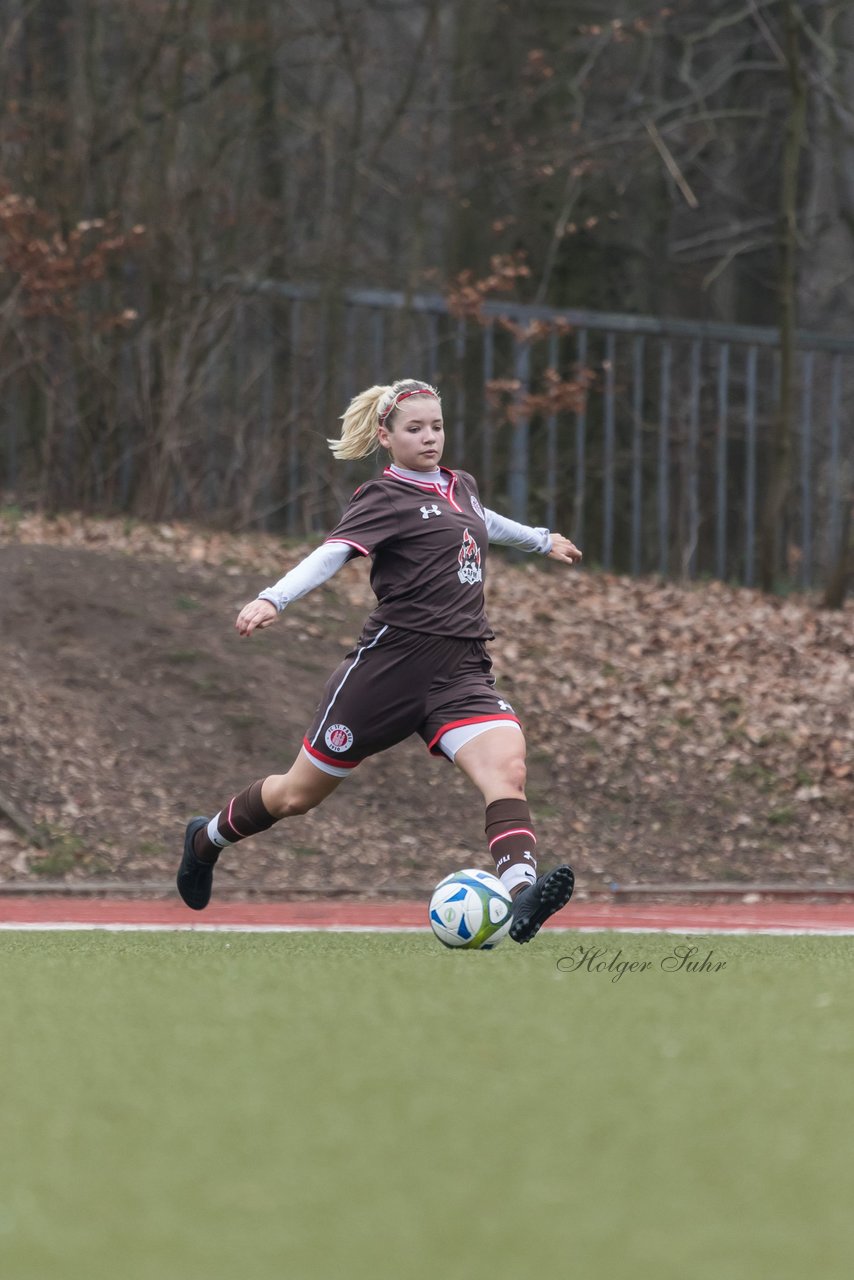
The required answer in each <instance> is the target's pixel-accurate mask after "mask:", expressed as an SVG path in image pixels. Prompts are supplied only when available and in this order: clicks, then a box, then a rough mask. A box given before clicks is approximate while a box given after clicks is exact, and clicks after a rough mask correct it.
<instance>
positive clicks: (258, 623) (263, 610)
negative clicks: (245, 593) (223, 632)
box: [234, 600, 279, 636]
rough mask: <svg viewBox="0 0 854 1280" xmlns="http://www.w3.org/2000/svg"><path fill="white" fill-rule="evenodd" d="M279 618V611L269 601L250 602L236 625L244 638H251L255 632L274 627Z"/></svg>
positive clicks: (242, 610) (238, 617)
mask: <svg viewBox="0 0 854 1280" xmlns="http://www.w3.org/2000/svg"><path fill="white" fill-rule="evenodd" d="M278 616H279V611H278V609H277V608H276V606H275V605H274V604H271V603H270V601H269V600H250V601H249V604H246V605H244V606H243V608H242V609H241V610H240V613H239V614H238V615H237V621H236V622H235V624H234V625H235V627H237V630H238V631H239V632H240V634H241V635H242V636H251V635H252V632H253V631H255V630H259V631H260V630H261V629H262V628H263V627H272V625H273V623H274V622H275V621H276V619H277V618H278Z"/></svg>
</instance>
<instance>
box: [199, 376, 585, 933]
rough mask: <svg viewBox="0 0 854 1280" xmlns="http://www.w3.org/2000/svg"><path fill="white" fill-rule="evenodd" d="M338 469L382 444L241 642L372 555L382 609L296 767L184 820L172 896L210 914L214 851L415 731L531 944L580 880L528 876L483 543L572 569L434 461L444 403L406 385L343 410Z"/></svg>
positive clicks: (241, 622)
mask: <svg viewBox="0 0 854 1280" xmlns="http://www.w3.org/2000/svg"><path fill="white" fill-rule="evenodd" d="M342 421H343V427H342V431H341V438H340V439H339V440H330V441H329V445H330V447H331V449H332V451H333V453H334V454H335V456H336V458H343V459H351V458H364V457H366V456H367V455H368V454H370V453H372V452H374V451H375V450H376V449H378V448H383V449H387V450H388V453H389V455H390V465H389V466H387V467H386V468H385V470H384V471H383V473H382V475H381V476H379V477H378V478H377V479H375V480H369V481H368V482H367V484H363V485H362V486H361V488H360V489H357V491H356V492H355V493H354V495H353V497H352V498H351V499H350V502H349V505H348V506H347V509H346V510H345V512H344V514H343V515H342V517H341V519H340V520H339V522H338V524H337V525H336V527H335V528H334V529H333V530H332V532H331V533H330V534H329V536H328V538H327V539H326V541H325V542H324V543H323V544H322V545H321V546H320V547H318V548H317V549H316V550H315V551H313V552H312V553H311V555H309V556H306V558H305V559H304V560H302V561H301V562H300V564H298V565H297V566H296V567H295V568H294V569H292V570H291V571H290V573H287V574H286V575H285V576H284V578H282V579H281V580H280V581H279V582H277V583H276V584H275V586H272V587H268V588H267V589H266V590H265V591H262V592H261V593H260V595H259V596H258V598H257V599H256V600H253V601H251V602H250V603H249V604H247V605H246V606H245V607H244V608H243V609H241V611H240V613H239V615H238V617H237V622H236V624H235V625H236V627H237V630H238V632H239V633H240V634H241V635H242V636H251V635H252V633H253V632H254V631H256V630H262V629H263V628H265V627H269V626H271V625H272V624H273V623H274V622H275V621H276V618H277V617H278V615H279V614H280V613H281V611H282V610H283V609H284V608H286V606H287V605H289V604H291V603H293V601H294V600H298V599H299V598H300V596H304V595H305V594H306V593H307V592H308V591H311V590H312V589H313V588H314V587H319V586H320V585H321V583H323V582H326V581H327V580H328V579H329V578H331V577H332V575H333V574H334V573H337V572H338V570H339V569H340V568H341V566H342V565H344V564H346V562H347V561H348V560H350V559H351V558H352V557H353V556H370V557H371V560H372V562H373V563H372V568H371V586H372V588H373V591H374V593H375V595H376V597H377V601H378V604H377V607H376V609H374V611H373V613H372V614H371V615H370V617H369V618H368V620H367V622H366V623H365V626H364V629H363V631H362V634H361V636H360V637H359V640H358V642H357V644H356V647H355V648H354V649H353V650H352V652H350V653H349V654H348V655H347V657H346V658H345V659H344V661H343V662H342V663H341V665H340V666H339V667H338V669H337V670H336V671H335V672H334V673H333V675H332V676H331V677H330V679H329V681H328V683H327V685H326V688H325V690H324V692H323V696H322V697H321V699H320V702H319V704H318V707H317V711H316V713H315V716H314V720H313V721H312V723H311V726H310V728H309V729H308V731H307V733H306V735H305V737H304V738H303V743H302V747H301V748H300V751H299V754H298V755H297V758H296V760H294V763H293V764H292V766H291V768H290V769H289V770H288V772H287V773H283V774H275V773H274V774H269V775H268V776H267V777H265V778H260V779H258V780H257V781H256V782H253V783H252V784H251V785H250V786H248V787H246V788H245V790H243V791H240V792H239V793H238V794H237V795H235V796H233V797H232V799H231V800H230V801H229V802H228V804H227V805H226V806H225V807H224V808H223V809H221V810H220V811H219V812H218V813H217V814H216V815H215V816H214V817H213V818H210V819H208V818H201V817H199V818H192V819H191V820H190V822H189V823H188V824H187V829H186V833H185V836H184V853H183V857H182V859H181V865H180V868H179V870H178V890H179V892H180V894H181V897H182V898H183V899H184V901H185V902H186V904H187V905H188V906H189V907H192V908H193V909H194V910H196V911H200V910H202V909H203V908H204V907H206V906H207V904H208V902H209V900H210V895H211V886H212V881H213V868H214V864H215V862H216V860H217V858H218V857H219V855H220V852H221V850H222V849H224V848H226V847H227V846H229V845H233V844H235V843H236V842H237V841H238V840H243V839H245V838H246V837H247V836H251V835H254V834H255V833H256V832H259V831H266V830H267V829H268V828H269V827H271V826H272V825H273V823H274V822H278V821H279V819H281V818H289V817H291V816H292V815H294V814H301V813H307V812H308V810H309V809H313V808H315V807H316V806H317V805H319V804H320V803H321V802H322V801H323V800H325V799H326V797H327V796H328V795H330V794H331V793H332V792H333V791H334V790H335V788H336V787H338V786H339V785H340V783H341V781H342V779H344V778H346V777H347V776H348V775H349V774H350V773H352V771H353V770H354V769H355V768H356V767H357V765H358V764H360V762H361V761H362V760H364V759H365V757H366V756H370V755H374V754H375V753H376V752H378V751H384V750H385V749H386V748H387V747H391V746H393V745H394V744H395V743H396V742H401V741H402V740H403V739H404V738H407V737H409V736H410V734H413V733H417V734H419V735H420V736H421V737H422V738H423V740H424V742H425V743H426V744H427V748H428V750H429V751H430V752H432V753H433V754H434V755H439V754H440V753H441V754H444V755H445V756H447V757H448V759H449V760H451V761H453V763H454V764H455V765H457V767H458V768H459V769H461V770H462V771H463V773H464V774H465V775H466V777H468V778H470V779H471V781H472V782H473V783H474V785H475V786H476V787H477V788H478V790H479V791H480V792H481V794H482V796H483V799H484V802H485V804H486V836H487V840H488V842H489V849H490V852H491V854H492V856H493V858H494V860H495V866H496V874H497V875H498V876H499V877H500V879H501V880H502V882H503V883H504V885H505V887H506V888H507V889H508V891H509V892H510V894H511V895H512V897H513V908H512V915H513V922H512V924H511V927H510V937H511V938H513V939H514V940H515V941H516V942H528V941H529V940H530V939H531V938H533V937H534V935H535V933H536V932H537V930H538V929H539V928H540V926H541V925H542V924H543V922H544V921H545V920H547V919H548V918H549V916H551V915H553V914H554V912H555V911H558V910H559V909H560V908H561V907H563V906H565V904H566V903H567V902H568V901H569V899H570V897H571V895H572V890H573V885H574V877H573V873H572V870H571V868H570V867H568V866H559V867H556V868H555V869H554V870H552V871H550V872H549V873H548V874H546V875H542V876H540V877H539V878H538V877H537V862H536V855H535V849H536V836H535V835H534V828H533V824H532V821H531V814H530V811H529V809H528V804H527V801H526V799H525V737H524V734H523V732H522V728H521V725H520V723H519V720H518V717H517V716H516V714H515V712H514V710H513V708H512V707H511V706H510V704H509V702H507V701H506V700H505V699H504V698H501V697H500V696H499V694H498V693H497V691H496V688H495V679H494V677H493V676H491V675H490V671H491V669H492V662H491V660H490V658H489V656H488V654H487V652H486V641H487V640H490V639H492V638H493V633H492V631H491V630H490V627H489V623H488V622H487V619H486V615H485V613H484V601H483V575H484V569H485V564H486V552H487V546H488V543H489V541H490V540H491V541H492V542H497V543H504V544H505V545H509V546H513V547H521V548H523V549H524V550H526V551H539V552H541V553H542V554H544V555H547V556H549V557H550V558H551V559H552V560H557V561H558V562H560V563H561V564H567V565H573V564H575V563H576V561H578V560H580V559H581V552H580V551H579V550H578V548H577V547H575V546H573V544H572V543H571V542H570V541H569V540H568V539H567V538H564V537H562V535H561V534H559V533H550V532H549V530H548V529H531V528H528V527H527V526H525V525H521V524H517V523H516V522H515V521H512V520H507V519H505V518H504V517H503V516H500V515H496V514H495V512H493V511H489V510H485V509H484V508H483V507H482V506H481V504H480V501H479V498H478V492H477V485H476V484H475V481H474V480H473V478H472V477H471V476H470V475H468V474H467V473H466V472H465V471H450V470H448V469H447V468H446V467H441V466H440V465H439V463H440V460H441V457H442V449H443V446H444V427H443V422H442V406H441V402H440V399H439V394H438V392H437V391H436V390H435V389H434V388H433V387H431V386H428V384H427V383H425V382H417V381H415V380H412V379H406V380H404V381H401V382H395V383H394V384H393V385H392V386H387V387H382V386H377V387H370V388H369V389H368V390H367V391H363V392H362V393H361V395H358V396H356V397H355V398H354V399H353V400H352V401H351V402H350V405H349V407H348V409H347V411H346V413H345V414H344V415H343V419H342Z"/></svg>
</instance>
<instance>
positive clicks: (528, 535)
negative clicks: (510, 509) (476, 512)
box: [484, 507, 581, 564]
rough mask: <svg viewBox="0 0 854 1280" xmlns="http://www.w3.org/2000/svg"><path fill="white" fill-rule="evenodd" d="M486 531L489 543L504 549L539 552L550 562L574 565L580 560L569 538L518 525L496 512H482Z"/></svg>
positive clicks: (576, 548) (544, 530)
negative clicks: (512, 548)
mask: <svg viewBox="0 0 854 1280" xmlns="http://www.w3.org/2000/svg"><path fill="white" fill-rule="evenodd" d="M484 516H485V518H486V530H487V533H488V534H489V541H490V542H495V543H498V544H500V545H503V546H505V547H517V548H518V549H519V550H520V551H539V552H540V554H541V555H544V556H549V557H550V558H551V559H552V560H562V561H563V563H564V564H576V563H577V562H578V561H579V560H580V559H581V552H580V551H579V550H578V547H576V546H575V544H574V543H572V542H570V540H569V538H565V537H564V536H563V534H562V533H552V532H551V530H550V529H539V528H537V529H533V528H531V526H530V525H526V524H519V523H518V521H516V520H510V519H508V517H507V516H502V515H499V514H498V512H497V511H490V509H489V508H488V507H487V509H486V511H485V512H484Z"/></svg>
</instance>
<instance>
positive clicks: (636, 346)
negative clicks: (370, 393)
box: [0, 281, 854, 588]
mask: <svg viewBox="0 0 854 1280" xmlns="http://www.w3.org/2000/svg"><path fill="white" fill-rule="evenodd" d="M222 287H223V285H222V282H219V283H218V288H219V289H220V290H222ZM227 288H228V289H230V290H232V293H231V294H230V298H231V302H230V305H229V307H228V313H227V315H228V318H227V322H226V324H225V326H224V327H223V328H222V331H221V333H220V335H219V340H218V343H216V344H214V343H212V344H211V345H210V352H211V354H210V357H209V359H208V360H207V361H206V362H205V363H204V364H203V366H202V367H201V373H200V382H199V393H198V394H197V395H196V396H194V397H193V398H191V400H189V401H188V404H187V406H186V408H185V410H184V418H183V420H182V421H183V424H184V427H185V430H184V433H183V434H182V436H181V437H180V440H178V441H177V443H175V444H174V446H173V447H172V450H171V453H170V455H169V456H170V466H172V468H173V470H172V472H171V473H170V474H171V479H170V482H169V485H168V487H167V489H166V490H164V492H165V494H166V496H165V497H161V502H160V507H159V509H158V514H160V515H162V516H170V515H178V516H181V515H188V514H190V515H199V514H204V513H205V512H210V511H213V510H216V511H219V512H221V513H226V514H228V513H229V512H233V515H234V520H235V522H237V523H241V524H243V525H251V524H253V523H254V524H258V525H261V526H262V527H265V528H269V529H274V530H281V531H282V532H284V533H287V534H290V535H295V536H304V535H308V536H313V535H315V534H319V533H320V532H322V531H323V530H324V529H326V528H328V527H329V525H330V524H331V523H332V522H333V521H334V520H335V518H336V517H337V514H338V512H339V511H340V509H341V507H342V506H343V504H344V502H345V501H346V499H347V497H348V496H349V493H350V492H351V491H352V488H353V487H354V486H355V485H356V484H357V483H359V482H360V481H361V479H363V478H365V477H366V476H367V475H370V474H373V472H374V471H375V469H376V465H375V463H370V464H368V463H366V464H361V463H360V464H341V463H338V462H335V461H334V459H332V456H331V454H330V453H329V451H328V449H327V447H326V437H327V436H333V435H336V434H337V429H336V420H337V418H338V416H339V415H340V414H341V413H342V412H343V410H344V408H345V407H346V405H347V403H348V401H349V399H350V397H351V396H352V395H354V394H355V393H356V392H357V391H360V390H362V389H363V388H364V387H366V386H368V385H370V384H371V383H373V382H389V381H391V380H392V379H394V378H396V377H420V378H425V379H428V380H429V381H431V382H433V383H434V384H435V385H437V386H438V388H439V389H440V391H441V394H442V399H443V407H444V415H445V423H446V435H447V443H446V451H445V461H446V462H448V463H449V464H450V465H452V466H457V467H462V468H465V469H467V470H470V471H472V472H473V473H474V474H475V475H476V476H477V478H478V480H479V483H480V487H481V493H482V496H483V497H484V499H485V502H486V503H487V504H489V505H491V506H493V507H495V508H496V509H498V510H501V511H503V512H505V513H506V514H509V515H512V516H513V517H515V518H516V519H519V520H522V521H526V522H529V523H534V524H545V525H548V526H549V527H550V528H553V529H560V530H561V531H562V532H564V533H566V534H567V535H568V536H570V537H572V538H573V540H574V541H575V542H577V543H578V544H579V545H580V546H581V547H582V548H583V549H584V552H585V559H586V562H587V563H588V564H592V565H599V566H601V567H603V568H605V569H613V570H616V571H621V572H630V573H633V574H643V573H660V574H663V575H675V576H680V577H685V578H689V579H690V578H696V577H699V576H710V577H717V578H721V579H727V580H732V581H737V582H742V583H744V584H746V585H752V584H753V583H754V581H755V576H756V571H757V532H758V527H759V521H760V516H761V511H762V504H763V501H764V496H765V492H766V489H767V484H768V479H769V474H770V467H771V452H772V436H773V433H774V430H775V427H776V422H777V418H778V416H779V402H780V381H781V377H780V348H779V334H778V332H777V331H776V330H773V329H763V328H755V327H747V326H730V325H722V324H712V323H691V322H685V321H676V320H664V319H656V318H652V317H640V316H628V315H620V314H604V313H598V312H587V311H578V310H560V311H558V310H555V309H552V308H548V307H539V306H524V305H514V304H512V303H506V302H495V301H484V302H483V303H482V305H481V306H480V307H479V309H478V311H477V314H476V315H474V316H473V315H467V316H461V315H458V314H454V313H453V312H452V310H451V308H450V307H449V304H448V301H447V300H446V299H445V298H444V297H443V296H441V295H438V294H435V295H431V294H420V295H407V294H403V293H393V292H388V291H382V290H370V289H351V290H347V291H344V292H343V293H341V292H339V293H337V294H335V295H334V296H332V295H330V294H328V293H327V292H325V291H324V290H323V289H322V288H321V287H320V286H311V285H304V284H299V285H298V284H289V283H282V282H275V281H260V282H246V281H239V282H238V281H231V282H227ZM146 359H147V357H146V356H145V352H144V350H143V349H142V345H141V340H134V339H132V338H128V340H127V344H126V346H125V348H124V350H123V352H122V357H121V365H120V368H122V369H125V370H126V375H127V377H128V378H129V379H133V378H136V379H137V381H139V380H140V379H144V376H145V369H146V367H147V364H146ZM549 371H553V372H552V373H550V372H549ZM555 375H557V376H558V377H559V378H560V379H561V380H563V381H570V382H571V381H572V380H573V379H578V380H580V382H582V383H583V382H584V381H585V380H586V381H587V386H586V391H585V393H584V394H583V395H580V396H579V397H578V399H577V401H576V402H575V403H574V404H572V405H571V406H570V407H567V406H566V403H564V404H563V405H562V407H558V408H549V402H548V399H547V398H546V397H543V396H541V395H540V393H541V392H542V391H543V390H544V388H546V387H547V386H548V384H549V379H551V381H552V383H554V379H555ZM122 380H123V379H120V380H119V381H120V382H121V381H122ZM797 384H798V385H797V397H798V401H797V404H798V407H797V414H796V423H795V440H794V455H793V463H794V484H793V488H792V492H791V495H790V500H789V502H788V504H787V509H786V517H785V523H784V525H783V527H782V528H781V530H780V539H781V545H780V548H779V552H780V556H779V559H780V563H781V564H782V565H783V566H784V572H785V575H786V577H787V578H788V580H789V581H791V582H792V583H794V584H795V585H798V586H800V587H803V588H809V587H811V586H814V585H815V584H816V583H817V582H820V581H822V579H823V578H824V576H825V574H826V573H827V571H828V569H829V566H830V565H831V564H832V563H833V562H834V560H835V557H836V555H837V554H838V551H839V548H840V544H841V540H842V538H843V535H844V529H845V511H846V506H847V504H850V502H851V494H852V484H853V483H854V481H853V480H852V475H854V432H852V426H851V412H850V409H851V400H852V397H854V336H852V337H851V338H843V337H833V336H830V335H823V334H810V333H799V334H798V336H797ZM538 396H539V399H538ZM537 406H539V407H537ZM543 406H545V407H543ZM127 412H128V413H131V409H130V408H128V410H127ZM9 421H10V409H9V406H8V404H7V408H6V424H7V430H6V447H5V451H4V450H0V468H2V469H4V470H5V476H3V475H2V474H0V487H4V486H5V488H6V489H7V491H8V490H12V491H14V490H15V489H16V485H19V484H20V483H21V478H22V477H23V476H24V475H25V474H26V472H27V460H26V454H27V450H28V449H30V451H31V452H32V451H33V450H35V452H34V453H33V457H34V458H36V459H37V457H38V448H37V442H35V443H34V442H32V441H27V440H22V439H21V437H20V434H17V435H14V436H13V437H12V443H11V444H10V435H9V429H8V428H9ZM76 430H78V427H77V425H75V422H74V421H73V420H71V419H70V420H69V422H68V424H67V425H66V427H65V430H64V435H63V439H64V440H65V447H67V449H68V450H69V451H70V452H72V453H73V450H74V448H75V440H74V433H75V431H76ZM116 439H117V440H118V445H117V446H116V447H117V449H118V452H117V454H116V456H115V457H114V459H113V464H112V469H111V476H112V482H111V486H105V485H103V484H102V485H101V490H100V491H96V493H95V504H96V505H97V504H98V492H100V493H101V495H102V498H103V502H104V503H105V504H106V505H112V506H113V507H117V508H119V509H128V510H132V509H133V507H134V501H135V495H137V494H138V493H139V492H140V491H141V490H142V489H143V488H144V472H145V468H146V465H147V456H146V450H145V447H144V444H143V446H141V445H140V439H141V436H140V432H139V431H138V430H135V429H133V428H132V427H131V426H122V425H121V424H120V429H119V434H118V436H117V437H116ZM143 439H144V437H143ZM188 477H191V479H188ZM96 490H97V486H96ZM241 502H242V504H243V505H242V506H240V505H239V504H240V503H241Z"/></svg>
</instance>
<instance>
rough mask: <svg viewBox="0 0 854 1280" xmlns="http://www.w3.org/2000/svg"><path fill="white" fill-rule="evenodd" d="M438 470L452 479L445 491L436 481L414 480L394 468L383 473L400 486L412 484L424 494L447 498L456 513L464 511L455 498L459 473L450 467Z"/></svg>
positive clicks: (388, 468)
mask: <svg viewBox="0 0 854 1280" xmlns="http://www.w3.org/2000/svg"><path fill="white" fill-rule="evenodd" d="M438 470H439V471H440V472H441V473H442V474H443V475H446V476H449V477H450V480H449V483H448V487H447V488H446V489H443V488H442V486H441V485H440V484H438V483H437V482H436V481H435V480H412V479H410V477H409V476H403V475H401V474H400V472H399V471H395V470H394V468H393V467H391V466H389V467H386V469H385V471H383V475H384V476H388V478H389V479H390V480H397V482H398V483H399V484H410V485H412V486H413V487H414V488H416V489H420V490H421V491H422V493H437V494H438V495H439V497H440V498H447V500H448V502H449V503H450V504H451V506H452V507H453V508H454V510H455V511H462V507H461V506H460V505H459V503H458V502H457V500H456V498H455V497H454V489H455V488H456V486H457V473H456V471H451V469H450V467H439V468H438Z"/></svg>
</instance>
